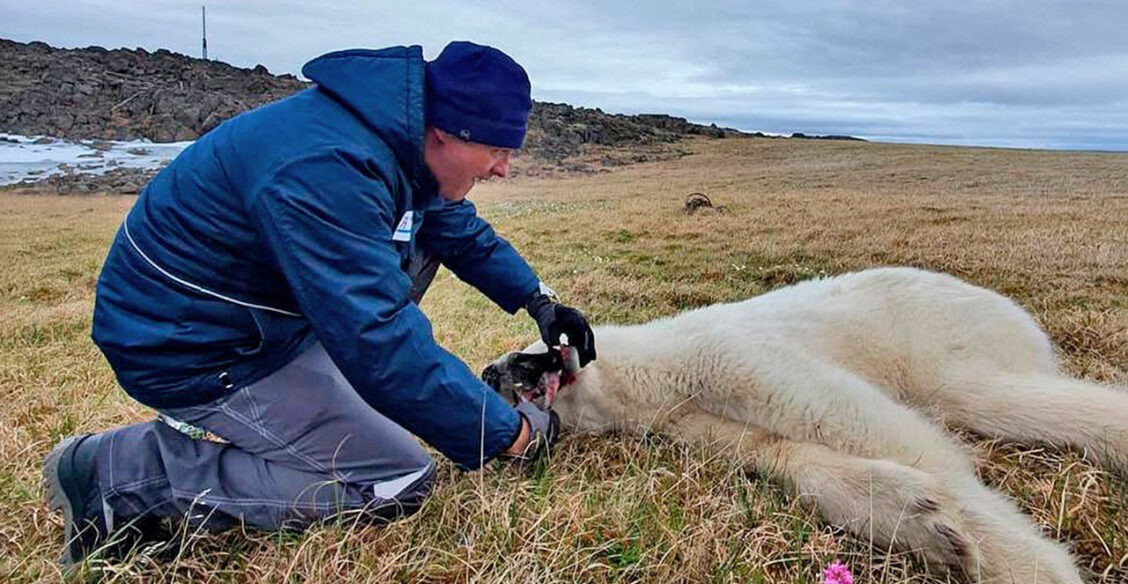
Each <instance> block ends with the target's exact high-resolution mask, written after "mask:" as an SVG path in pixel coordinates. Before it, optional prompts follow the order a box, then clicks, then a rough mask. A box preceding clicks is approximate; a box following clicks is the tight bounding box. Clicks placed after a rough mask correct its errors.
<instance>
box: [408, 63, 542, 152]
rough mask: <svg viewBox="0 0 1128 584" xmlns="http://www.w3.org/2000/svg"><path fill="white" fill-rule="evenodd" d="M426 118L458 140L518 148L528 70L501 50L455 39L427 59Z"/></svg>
mask: <svg viewBox="0 0 1128 584" xmlns="http://www.w3.org/2000/svg"><path fill="white" fill-rule="evenodd" d="M426 83H427V95H426V104H427V105H426V108H427V109H426V116H427V124H428V125H432V126H435V127H437V128H439V129H441V130H444V131H446V132H448V133H450V134H453V135H455V136H458V137H459V138H462V139H463V140H467V141H470V142H478V143H480V144H487V145H490V146H497V147H499V148H520V147H521V143H522V142H524V140H525V126H526V124H527V123H528V120H529V110H530V109H532V107H533V100H532V98H531V97H530V95H529V91H530V86H529V76H528V75H527V74H525V70H524V69H522V68H521V66H520V65H518V64H517V62H516V61H514V60H513V59H511V58H510V57H509V56H508V55H506V54H505V53H503V52H501V51H499V50H497V49H495V48H493V47H487V46H483V45H476V44H474V43H470V42H466V41H455V42H453V43H450V44H449V45H447V46H446V48H444V49H443V52H442V53H440V54H439V56H438V57H437V58H436V59H435V60H434V61H430V62H428V63H427V73H426Z"/></svg>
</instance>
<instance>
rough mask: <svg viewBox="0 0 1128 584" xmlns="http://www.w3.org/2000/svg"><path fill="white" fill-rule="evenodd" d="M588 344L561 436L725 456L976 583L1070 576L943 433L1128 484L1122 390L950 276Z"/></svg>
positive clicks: (756, 302) (1008, 309)
mask: <svg viewBox="0 0 1128 584" xmlns="http://www.w3.org/2000/svg"><path fill="white" fill-rule="evenodd" d="M595 336H596V343H597V348H598V352H599V360H598V361H596V362H595V363H593V364H591V365H589V366H588V367H587V368H586V369H584V370H583V371H581V372H580V374H579V376H578V378H577V380H576V382H575V384H573V385H570V386H568V387H566V388H564V389H562V390H561V392H560V394H559V397H558V398H557V401H556V403H555V406H554V407H555V409H556V411H557V412H558V413H559V414H560V416H561V418H562V419H563V421H564V422H565V424H567V425H571V426H573V427H578V428H581V429H585V430H594V431H598V430H604V429H611V428H615V429H626V430H637V429H650V430H658V431H661V432H666V433H670V434H673V435H676V436H679V437H681V438H683V439H688V440H708V441H712V442H715V443H717V444H719V445H720V446H722V447H727V448H732V449H733V455H734V456H736V457H738V459H739V460H740V461H741V462H742V463H743V464H746V465H748V467H749V469H750V470H754V471H757V472H762V473H767V474H770V475H772V476H775V477H777V478H779V479H781V480H782V481H783V482H784V483H786V484H787V485H788V486H790V487H791V488H792V489H793V490H794V491H795V492H796V493H797V494H798V495H799V496H801V497H802V498H804V499H806V500H809V501H811V502H812V503H813V504H814V505H816V506H817V508H818V509H819V511H820V512H821V513H822V515H823V516H824V517H825V518H826V519H827V520H828V521H831V522H833V523H835V524H838V525H842V526H844V527H846V528H848V529H850V530H852V531H853V532H855V533H856V534H858V535H859V536H862V537H865V538H870V537H872V538H873V540H874V543H875V545H881V546H888V545H893V546H894V547H896V548H900V549H912V550H916V551H917V552H919V553H920V554H921V555H922V556H923V557H925V558H926V559H927V560H929V561H930V562H932V563H934V564H937V565H944V566H948V567H953V568H955V569H957V570H958V571H960V572H962V573H964V574H965V575H966V576H967V577H968V579H970V580H972V581H975V582H990V583H996V582H1000V583H1001V582H1007V583H1010V582H1017V583H1022V584H1031V583H1035V582H1044V583H1079V582H1081V581H1082V580H1081V577H1080V575H1079V573H1078V571H1077V569H1076V568H1075V566H1074V563H1073V561H1072V558H1071V557H1070V555H1069V553H1068V552H1067V551H1066V549H1065V547H1064V546H1062V545H1061V544H1058V543H1056V542H1053V541H1050V540H1049V539H1047V538H1045V537H1043V536H1042V535H1041V534H1040V533H1039V531H1038V529H1037V527H1035V526H1034V524H1033V523H1032V522H1031V521H1030V520H1029V519H1028V518H1027V517H1025V516H1024V515H1022V514H1021V513H1020V512H1019V511H1018V508H1017V507H1016V506H1015V505H1014V504H1013V503H1012V502H1010V501H1009V500H1007V499H1006V498H1005V497H1004V496H1003V495H1001V494H999V493H998V492H996V491H994V490H992V489H989V488H988V487H986V486H984V485H983V484H982V483H981V482H980V481H979V480H978V479H977V477H976V474H975V471H974V466H973V463H972V461H971V459H970V457H969V455H968V453H967V452H966V450H965V448H964V447H963V446H962V445H961V444H960V443H958V442H956V441H955V440H953V439H952V438H951V437H950V436H949V435H948V434H946V433H945V431H944V430H943V426H942V424H944V423H947V424H952V425H955V426H961V427H965V428H969V429H971V430H973V431H975V432H978V433H980V434H984V435H988V436H1000V437H1006V438H1011V439H1016V440H1021V441H1042V442H1049V443H1053V444H1056V445H1059V446H1065V447H1071V448H1076V449H1078V450H1080V451H1082V452H1084V453H1085V454H1086V455H1088V456H1092V457H1094V458H1096V459H1098V460H1100V461H1103V462H1106V463H1109V464H1110V465H1112V466H1113V467H1114V468H1115V469H1117V470H1118V471H1120V472H1121V473H1128V393H1126V392H1124V391H1118V390H1116V389H1113V388H1109V387H1104V386H1100V385H1097V384H1094V383H1089V382H1085V381H1081V380H1077V379H1073V378H1069V377H1066V376H1064V375H1063V374H1062V373H1061V372H1060V371H1059V368H1058V361H1057V358H1056V356H1055V353H1054V349H1053V347H1052V345H1051V343H1050V341H1049V339H1048V338H1047V336H1046V334H1045V333H1044V332H1042V330H1041V329H1040V328H1039V327H1038V325H1037V323H1036V322H1035V321H1034V319H1033V318H1032V317H1031V316H1030V315H1029V314H1027V313H1026V312H1025V311H1023V310H1022V309H1021V308H1019V307H1018V305H1016V304H1015V303H1014V302H1012V301H1010V300H1009V299H1007V298H1004V297H1003V296H1000V295H998V294H996V293H994V292H991V291H989V290H986V289H983V288H979V287H976V286H972V285H970V284H967V283H965V282H963V281H961V280H958V279H956V278H954V277H951V276H948V275H943V274H937V273H932V272H927V271H923V270H917V269H912V268H882V269H874V270H867V271H862V272H857V273H852V274H846V275H842V276H837V277H833V278H828V279H822V280H815V281H808V282H803V283H800V284H797V285H794V286H790V287H788V288H784V289H780V290H776V291H773V292H771V293H768V294H764V295H761V296H757V297H754V298H751V299H749V300H746V301H743V302H738V303H733V304H724V305H716V306H710V307H707V308H702V309H698V310H694V311H690V312H686V313H683V314H680V315H678V316H675V317H672V318H667V319H662V320H657V321H654V322H651V323H647V324H642V325H637V326H603V327H598V328H596V330H595ZM530 350H539V351H543V350H544V346H543V344H539V347H538V346H536V345H535V346H534V347H531V348H530Z"/></svg>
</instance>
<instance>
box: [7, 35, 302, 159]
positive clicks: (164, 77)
mask: <svg viewBox="0 0 1128 584" xmlns="http://www.w3.org/2000/svg"><path fill="white" fill-rule="evenodd" d="M0 59H2V60H3V62H4V64H5V66H4V67H0V130H2V131H5V132H10V133H14V134H24V135H36V134H46V135H49V136H56V137H61V138H72V139H90V138H102V139H106V140H133V139H137V138H148V139H150V140H152V141H154V142H172V141H177V140H192V139H195V138H196V137H198V136H199V135H200V134H202V133H204V132H206V131H208V130H210V129H211V128H213V127H215V126H216V125H217V124H219V122H221V121H223V120H225V119H227V118H229V117H231V116H234V115H235V114H238V113H240V112H242V111H246V110H248V109H251V108H254V107H256V106H258V105H261V104H263V103H266V102H269V101H273V100H276V99H279V98H282V97H285V96H287V95H289V94H291V93H293V92H295V91H297V90H299V89H302V88H303V87H305V86H306V84H305V83H303V82H300V81H298V80H296V79H294V78H293V77H288V78H285V77H276V76H274V75H271V74H270V73H269V72H267V71H266V69H265V68H264V67H258V68H255V69H240V68H238V67H232V66H231V65H228V64H226V63H222V62H220V61H204V60H201V59H193V58H191V57H188V56H185V55H180V54H176V53H172V52H169V51H166V50H159V51H155V52H152V53H150V52H148V51H146V50H144V49H134V50H128V49H115V50H112V51H111V50H106V49H103V48H101V47H89V48H86V49H56V48H52V47H49V46H47V45H45V44H43V43H40V42H34V43H30V44H23V43H17V42H13V41H9V40H4V39H0Z"/></svg>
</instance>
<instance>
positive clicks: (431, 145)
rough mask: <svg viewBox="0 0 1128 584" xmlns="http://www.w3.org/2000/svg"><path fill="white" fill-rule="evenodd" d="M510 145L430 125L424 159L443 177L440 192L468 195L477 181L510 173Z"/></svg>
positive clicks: (453, 197) (457, 198)
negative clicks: (463, 136)
mask: <svg viewBox="0 0 1128 584" xmlns="http://www.w3.org/2000/svg"><path fill="white" fill-rule="evenodd" d="M512 153H513V151H512V150H511V149H509V148H496V147H494V146H489V145H486V144H478V143H476V142H467V141H465V140H462V139H461V138H458V137H457V136H454V135H452V134H448V133H446V132H444V131H442V130H440V129H438V128H435V127H429V128H427V136H426V139H425V140H424V148H423V160H424V162H425V163H426V164H427V168H429V169H431V173H432V174H434V175H435V178H436V179H437V180H438V181H439V194H440V195H441V196H442V197H443V198H444V199H446V200H448V201H461V200H462V199H464V198H466V194H467V193H469V192H470V189H472V188H474V183H475V182H477V181H479V180H486V179H489V178H490V177H494V176H499V177H503V178H504V177H505V176H508V175H509V156H510V155H511V154H512Z"/></svg>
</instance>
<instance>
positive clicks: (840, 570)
mask: <svg viewBox="0 0 1128 584" xmlns="http://www.w3.org/2000/svg"><path fill="white" fill-rule="evenodd" d="M823 584H854V575H853V574H851V573H850V568H849V567H848V566H847V565H846V564H843V563H842V562H840V561H838V560H834V563H833V564H831V565H829V566H827V567H826V569H825V570H823Z"/></svg>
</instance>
